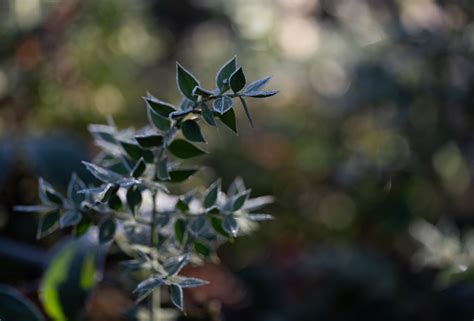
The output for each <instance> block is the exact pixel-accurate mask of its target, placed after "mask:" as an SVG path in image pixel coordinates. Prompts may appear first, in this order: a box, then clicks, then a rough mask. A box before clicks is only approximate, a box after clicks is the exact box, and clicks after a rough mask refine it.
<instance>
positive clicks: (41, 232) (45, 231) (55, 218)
mask: <svg viewBox="0 0 474 321" xmlns="http://www.w3.org/2000/svg"><path fill="white" fill-rule="evenodd" d="M59 218H60V215H59V210H53V211H51V212H48V213H46V214H45V215H44V216H41V217H40V220H39V224H38V231H37V232H36V238H38V239H39V238H42V237H45V236H46V235H49V234H51V233H53V232H54V231H55V230H56V229H57V228H58V226H59Z"/></svg>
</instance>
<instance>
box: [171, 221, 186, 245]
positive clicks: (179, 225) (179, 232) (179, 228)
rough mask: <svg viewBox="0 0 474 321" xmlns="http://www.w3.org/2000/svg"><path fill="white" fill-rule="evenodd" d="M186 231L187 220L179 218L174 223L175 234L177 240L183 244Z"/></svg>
mask: <svg viewBox="0 0 474 321" xmlns="http://www.w3.org/2000/svg"><path fill="white" fill-rule="evenodd" d="M185 231H186V222H185V221H184V220H182V219H178V220H177V221H176V223H175V224H174V234H175V237H176V240H177V241H178V242H179V243H180V244H182V243H183V240H184V232H185Z"/></svg>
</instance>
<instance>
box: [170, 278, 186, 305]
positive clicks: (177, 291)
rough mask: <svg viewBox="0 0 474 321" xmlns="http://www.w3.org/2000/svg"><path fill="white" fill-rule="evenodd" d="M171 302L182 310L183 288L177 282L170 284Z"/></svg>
mask: <svg viewBox="0 0 474 321" xmlns="http://www.w3.org/2000/svg"><path fill="white" fill-rule="evenodd" d="M170 297H171V302H173V304H174V305H175V306H176V307H177V308H178V309H180V310H183V289H182V288H181V287H180V286H179V285H177V284H171V285H170Z"/></svg>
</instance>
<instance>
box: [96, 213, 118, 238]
mask: <svg viewBox="0 0 474 321" xmlns="http://www.w3.org/2000/svg"><path fill="white" fill-rule="evenodd" d="M116 228H117V226H116V224H115V221H114V220H113V219H112V218H108V219H106V220H105V221H104V222H102V224H100V226H99V241H100V242H102V243H106V242H109V241H112V240H113V238H114V236H115V230H116Z"/></svg>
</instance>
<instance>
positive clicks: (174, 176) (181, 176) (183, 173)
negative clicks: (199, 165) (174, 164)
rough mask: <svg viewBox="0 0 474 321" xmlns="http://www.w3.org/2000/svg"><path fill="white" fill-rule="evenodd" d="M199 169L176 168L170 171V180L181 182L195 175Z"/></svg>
mask: <svg viewBox="0 0 474 321" xmlns="http://www.w3.org/2000/svg"><path fill="white" fill-rule="evenodd" d="M197 171H198V170H197V169H174V170H171V171H170V172H169V175H170V181H171V182H172V183H181V182H184V181H185V180H187V179H188V178H189V177H191V176H192V175H194V174H195V173H196V172H197Z"/></svg>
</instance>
